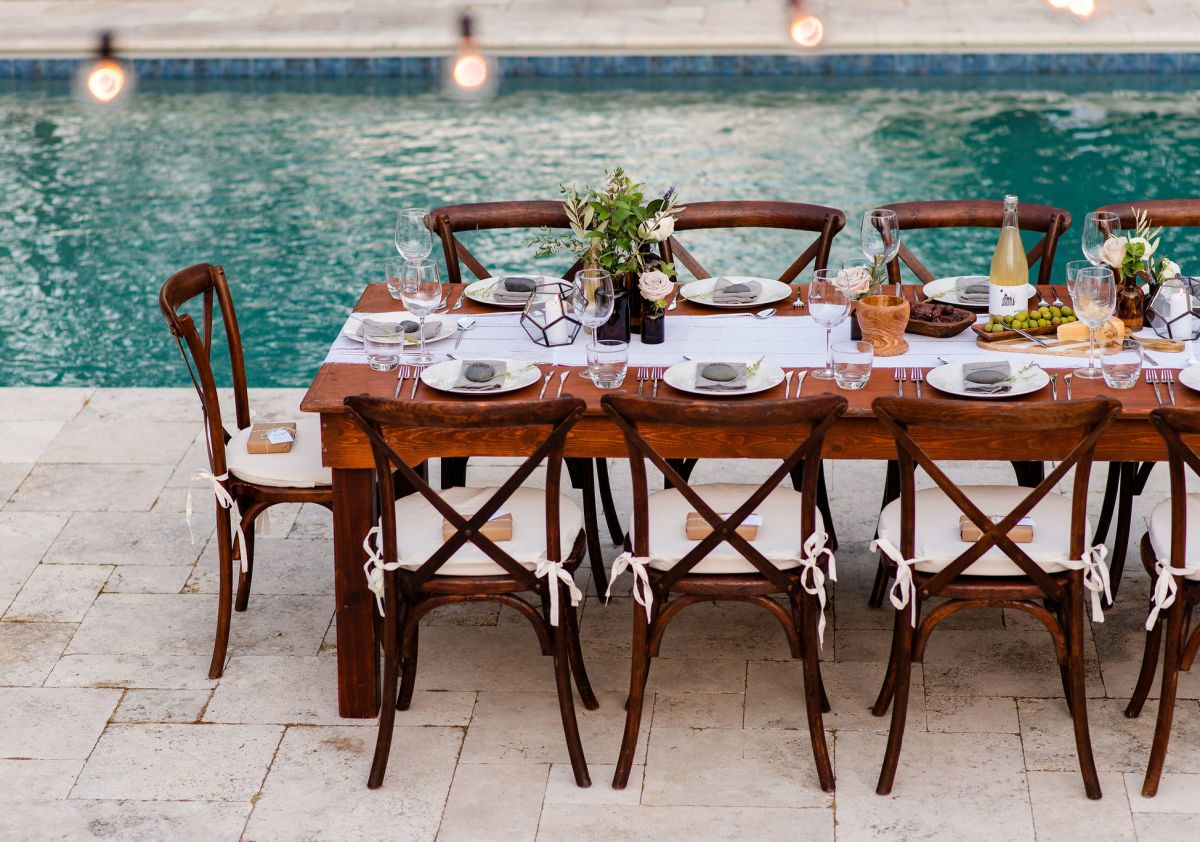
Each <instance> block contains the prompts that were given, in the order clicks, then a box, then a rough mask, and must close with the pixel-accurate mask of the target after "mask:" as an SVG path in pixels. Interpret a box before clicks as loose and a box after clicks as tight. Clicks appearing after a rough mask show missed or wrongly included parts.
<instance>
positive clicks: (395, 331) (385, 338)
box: [358, 318, 416, 345]
mask: <svg viewBox="0 0 1200 842" xmlns="http://www.w3.org/2000/svg"><path fill="white" fill-rule="evenodd" d="M413 324H416V322H414V323H413ZM375 328H378V332H376V333H375V335H374V341H376V342H384V343H388V344H396V345H400V344H402V343H404V342H407V341H408V338H407V336H406V334H405V331H404V328H403V327H401V326H400V325H399V324H398V323H396V322H382V321H378V320H376V319H369V318H368V319H363V320H362V328H361V329H360V330H359V334H358V335H359V338H360V339H363V340H366V338H367V330H369V329H371V330H373V329H375Z"/></svg>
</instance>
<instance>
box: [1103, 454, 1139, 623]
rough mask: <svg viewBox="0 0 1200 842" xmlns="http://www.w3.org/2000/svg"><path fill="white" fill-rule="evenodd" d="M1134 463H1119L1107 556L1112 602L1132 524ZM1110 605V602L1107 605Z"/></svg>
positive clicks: (1115, 598)
mask: <svg viewBox="0 0 1200 842" xmlns="http://www.w3.org/2000/svg"><path fill="white" fill-rule="evenodd" d="M1137 467H1138V466H1137V463H1136V462H1122V463H1121V483H1120V489H1119V491H1118V492H1117V534H1116V536H1115V537H1114V538H1113V548H1112V553H1111V554H1110V555H1109V562H1108V578H1109V582H1110V584H1111V588H1112V598H1113V602H1116V601H1117V592H1118V591H1120V589H1121V576H1122V575H1123V574H1124V572H1125V554H1126V552H1127V551H1128V549H1129V528H1130V526H1131V525H1132V522H1133V494H1134V483H1135V477H1136V475H1137ZM1109 605H1112V602H1110V603H1109Z"/></svg>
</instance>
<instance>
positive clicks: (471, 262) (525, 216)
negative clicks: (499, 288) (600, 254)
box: [427, 201, 582, 284]
mask: <svg viewBox="0 0 1200 842" xmlns="http://www.w3.org/2000/svg"><path fill="white" fill-rule="evenodd" d="M427 224H428V225H429V227H430V229H431V230H432V231H433V232H434V233H435V234H437V235H438V238H439V239H440V240H441V241H442V251H443V253H444V254H445V258H446V274H447V279H448V280H449V281H450V283H452V284H458V283H462V267H463V266H466V267H467V269H468V270H469V271H470V272H471V274H472V275H474V276H475V277H476V278H477V279H480V280H482V279H483V278H490V277H492V276H493V273H492V272H491V271H490V270H489V269H488V268H487V267H485V266H484V265H483V263H482V262H481V261H480V260H479V258H477V257H476V256H475V255H474V254H472V253H471V250H470V249H468V248H467V247H466V245H464V244H463V242H462V239H461V238H460V237H459V236H458V235H459V234H461V233H463V232H466V231H492V230H496V229H505V228H528V229H538V228H552V229H553V228H570V223H569V222H568V220H567V213H566V211H565V210H563V206H562V202H552V201H530V202H478V203H475V204H466V205H445V206H443V207H440V208H435V209H434V210H432V211H430V213H429V220H428V223H427ZM581 266H582V264H581V262H580V261H578V260H577V261H575V263H573V264H572V265H571V266H570V268H568V269H567V270H566V271H565V272H563V274H562V277H564V278H570V277H573V276H574V274H575V272H577V271H578V270H579V269H580V268H581Z"/></svg>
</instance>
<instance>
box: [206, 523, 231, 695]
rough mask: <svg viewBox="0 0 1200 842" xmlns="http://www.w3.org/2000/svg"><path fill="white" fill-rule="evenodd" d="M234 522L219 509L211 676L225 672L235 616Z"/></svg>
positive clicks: (209, 670) (209, 667) (214, 676)
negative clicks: (215, 627) (218, 582)
mask: <svg viewBox="0 0 1200 842" xmlns="http://www.w3.org/2000/svg"><path fill="white" fill-rule="evenodd" d="M231 528H232V522H231V520H230V517H229V511H228V510H227V509H222V508H218V509H217V566H218V568H219V571H218V575H219V578H220V585H219V587H218V589H217V632H216V635H215V637H214V640H213V654H212V662H211V663H210V664H209V666H208V677H209V678H220V677H221V674H222V673H224V672H225V652H226V650H227V649H228V648H229V623H230V621H231V619H232V616H233V610H232V609H233V539H232V537H231V536H230V529H231Z"/></svg>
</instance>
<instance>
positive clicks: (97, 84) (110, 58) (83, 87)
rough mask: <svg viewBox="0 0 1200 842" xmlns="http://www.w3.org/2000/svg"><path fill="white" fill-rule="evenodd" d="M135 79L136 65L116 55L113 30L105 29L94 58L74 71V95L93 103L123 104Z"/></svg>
mask: <svg viewBox="0 0 1200 842" xmlns="http://www.w3.org/2000/svg"><path fill="white" fill-rule="evenodd" d="M135 82H136V76H135V74H134V72H133V67H131V66H130V65H129V64H128V63H127V62H122V61H119V60H118V59H117V58H116V55H115V53H114V52H113V38H112V33H111V32H105V33H102V34H101V35H100V48H99V49H98V50H97V51H96V58H95V60H94V61H90V62H84V63H83V64H82V65H80V66H79V69H78V70H77V71H76V72H75V96H76V97H77V98H78V99H80V100H82V101H84V102H87V103H91V104H93V105H101V106H115V105H121V104H123V103H124V102H126V101H127V100H128V99H129V95H130V94H131V93H132V92H133V88H134V83H135Z"/></svg>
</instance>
